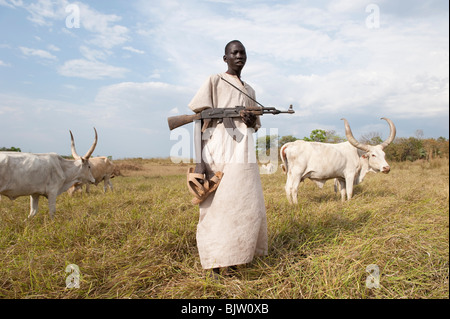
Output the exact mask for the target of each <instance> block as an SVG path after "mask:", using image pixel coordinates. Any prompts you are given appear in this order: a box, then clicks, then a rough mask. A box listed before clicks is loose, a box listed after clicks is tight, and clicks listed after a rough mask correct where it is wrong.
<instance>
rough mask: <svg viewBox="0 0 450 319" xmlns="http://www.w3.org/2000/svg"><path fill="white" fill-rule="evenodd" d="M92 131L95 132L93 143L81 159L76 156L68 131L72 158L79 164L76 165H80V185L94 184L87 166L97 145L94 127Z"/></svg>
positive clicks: (89, 168) (71, 136)
mask: <svg viewBox="0 0 450 319" xmlns="http://www.w3.org/2000/svg"><path fill="white" fill-rule="evenodd" d="M94 131H95V140H94V143H93V144H92V146H91V148H90V149H89V151H88V152H87V153H86V155H84V156H83V157H81V156H79V155H78V154H77V151H76V149H75V142H74V140H73V135H72V132H71V131H69V132H70V139H71V142H72V156H73V158H74V159H75V162H79V163H77V164H78V165H80V171H79V176H78V179H79V180H80V182H82V183H91V184H93V183H95V178H94V176H92V173H91V167H90V165H89V157H91V155H92V153H93V152H94V149H95V146H96V145H97V130H96V129H95V127H94Z"/></svg>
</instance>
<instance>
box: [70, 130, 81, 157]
mask: <svg viewBox="0 0 450 319" xmlns="http://www.w3.org/2000/svg"><path fill="white" fill-rule="evenodd" d="M69 132H70V140H71V141H72V156H73V158H74V159H76V160H77V159H80V155H78V154H77V150H76V149H75V142H74V141H73V135H72V131H71V130H69Z"/></svg>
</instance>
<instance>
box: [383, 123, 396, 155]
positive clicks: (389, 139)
mask: <svg viewBox="0 0 450 319" xmlns="http://www.w3.org/2000/svg"><path fill="white" fill-rule="evenodd" d="M381 119H382V120H385V121H386V122H388V124H389V127H390V129H391V132H390V134H389V137H388V138H387V139H386V141H384V142H383V143H381V144H380V145H381V147H382V148H385V147H386V146H388V145H389V144H391V143H392V141H393V140H394V138H395V134H396V133H397V130H396V128H395V125H394V123H393V122H392V121H391V120H390V119H388V118H387V117H382V118H381Z"/></svg>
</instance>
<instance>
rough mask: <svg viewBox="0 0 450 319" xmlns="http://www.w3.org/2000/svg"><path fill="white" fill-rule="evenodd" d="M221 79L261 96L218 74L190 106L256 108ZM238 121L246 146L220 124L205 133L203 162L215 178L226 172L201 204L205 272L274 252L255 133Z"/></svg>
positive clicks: (201, 252)
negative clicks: (258, 162)
mask: <svg viewBox="0 0 450 319" xmlns="http://www.w3.org/2000/svg"><path fill="white" fill-rule="evenodd" d="M220 77H223V78H225V79H226V80H227V81H229V82H231V83H233V84H234V85H235V86H237V87H239V88H240V89H241V90H242V91H244V92H246V93H247V94H248V95H250V96H251V97H252V98H255V91H254V90H253V89H252V88H251V87H250V86H249V85H248V84H246V83H244V86H243V85H242V83H241V82H240V81H239V79H238V78H237V77H236V76H232V75H229V74H227V73H221V74H217V75H212V76H210V77H209V78H208V80H207V81H206V82H205V83H204V84H203V86H202V87H201V88H200V90H199V91H198V92H197V94H196V95H195V96H194V98H193V99H192V101H191V102H190V103H189V107H190V108H191V109H192V110H193V111H194V112H199V111H201V110H203V109H205V108H208V107H212V108H233V107H235V106H238V105H242V106H255V104H256V103H255V102H254V101H252V100H251V99H249V98H248V97H246V96H245V95H244V94H242V93H241V92H239V91H238V90H236V88H234V87H232V86H231V85H230V84H229V83H227V82H225V81H223V80H222V79H221V78H220ZM234 123H235V125H236V127H237V128H238V129H239V130H240V132H241V133H243V134H244V136H245V137H244V138H243V139H242V141H241V142H240V143H238V142H236V141H234V140H233V138H232V137H231V136H230V135H229V134H228V132H227V131H226V129H225V127H224V124H223V123H218V121H216V120H215V121H213V123H212V127H211V128H210V129H208V130H207V131H206V132H205V133H203V141H204V142H203V144H204V147H203V158H204V161H205V162H206V163H207V165H208V166H209V169H210V170H211V171H210V174H213V173H214V172H217V171H221V172H223V173H224V175H223V178H222V181H221V183H220V185H219V187H218V188H217V190H216V192H215V193H213V194H211V195H210V196H209V197H208V198H207V199H206V200H205V201H204V202H203V203H201V204H200V218H199V223H198V226H197V246H198V251H199V255H200V261H201V264H202V267H203V268H204V269H210V268H216V267H226V266H233V265H239V264H245V263H248V262H250V261H252V260H253V257H254V256H261V255H266V254H267V250H268V249H267V221H266V208H265V205H264V197H263V192H262V186H261V179H260V175H259V168H258V164H257V162H256V155H255V149H254V141H253V136H252V133H253V132H254V130H253V129H249V128H247V126H246V125H245V123H243V121H242V120H241V119H240V118H236V119H234ZM259 126H260V120H259V118H258V120H257V127H259Z"/></svg>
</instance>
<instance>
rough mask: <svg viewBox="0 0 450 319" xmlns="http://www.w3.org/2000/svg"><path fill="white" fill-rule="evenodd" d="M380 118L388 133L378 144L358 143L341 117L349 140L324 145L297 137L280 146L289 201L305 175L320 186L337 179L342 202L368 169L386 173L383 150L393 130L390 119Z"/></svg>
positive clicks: (394, 130) (392, 134)
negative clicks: (386, 123) (293, 140)
mask: <svg viewBox="0 0 450 319" xmlns="http://www.w3.org/2000/svg"><path fill="white" fill-rule="evenodd" d="M382 119H384V120H386V121H387V122H388V124H389V127H390V135H389V137H388V138H387V139H386V141H384V142H383V143H381V144H379V145H375V146H373V145H366V144H361V143H359V142H358V141H357V140H356V139H355V138H354V137H353V134H352V131H351V129H350V125H349V124H348V122H347V120H346V119H343V120H344V123H345V135H346V136H347V139H348V142H344V143H338V144H327V143H319V142H305V141H303V140H297V141H295V142H291V143H286V144H285V145H283V146H282V147H281V149H280V157H281V160H282V161H283V166H282V168H283V171H285V172H286V173H287V181H286V186H285V190H286V196H287V198H288V201H289V202H290V203H291V204H292V203H295V204H297V191H298V186H299V184H300V183H301V182H302V181H303V180H304V179H305V178H309V179H310V180H313V181H315V182H316V184H317V185H318V186H319V187H321V188H322V187H323V185H324V184H325V182H326V181H327V180H329V179H334V178H336V179H337V180H338V181H339V184H340V186H341V200H342V201H345V194H347V199H348V200H350V199H351V197H352V195H353V185H356V184H358V183H360V182H362V180H363V179H364V177H365V175H366V174H367V172H369V171H371V170H373V171H375V172H383V173H389V171H390V167H389V164H388V163H387V162H386V160H385V153H384V151H383V149H384V148H385V147H386V146H388V145H389V144H390V143H391V142H392V141H393V140H394V138H395V134H396V129H395V125H394V123H393V122H392V121H391V120H389V119H387V118H384V117H383V118H382Z"/></svg>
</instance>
